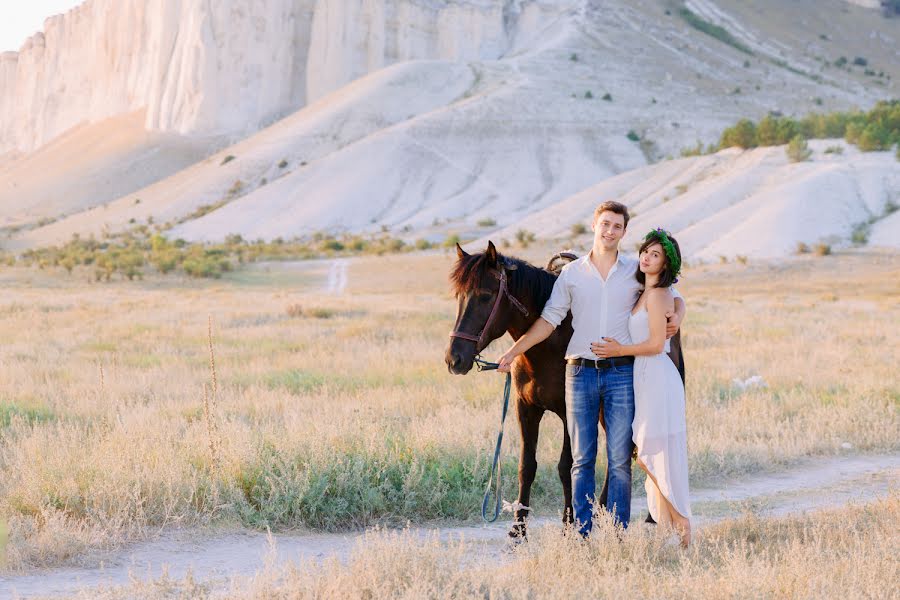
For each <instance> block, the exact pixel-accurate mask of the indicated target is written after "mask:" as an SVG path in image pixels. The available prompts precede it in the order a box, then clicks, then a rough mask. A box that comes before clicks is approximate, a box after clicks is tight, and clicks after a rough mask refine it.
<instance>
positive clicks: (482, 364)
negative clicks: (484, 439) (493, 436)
mask: <svg viewBox="0 0 900 600" xmlns="http://www.w3.org/2000/svg"><path fill="white" fill-rule="evenodd" d="M475 364H476V365H477V366H478V370H479V371H494V370H496V369H497V367H499V366H500V365H499V364H497V363H492V362H488V361H486V360H483V359H481V358H480V357H478V356H476V357H475ZM511 389H512V375H511V374H510V373H507V374H506V383H504V385H503V410H502V412H501V413H500V431H499V432H497V445H496V446H495V447H494V459H493V460H492V461H491V472H490V473H489V474H488V479H487V487H486V488H485V489H484V498H482V500H481V519H482V520H483V521H484V522H485V523H493V522H494V521H496V520H497V518H498V517H499V516H500V510H501V504H502V499H501V498H502V493H501V485H500V446H501V445H502V444H503V423H504V422H505V421H506V412H507V411H508V410H509V393H510V391H511ZM492 487H493V490H492V489H491V488H492ZM491 491H493V493H494V497H495V498H496V499H497V501H496V503H495V504H494V514H493V516H491V517H488V503H489V501H490V499H491Z"/></svg>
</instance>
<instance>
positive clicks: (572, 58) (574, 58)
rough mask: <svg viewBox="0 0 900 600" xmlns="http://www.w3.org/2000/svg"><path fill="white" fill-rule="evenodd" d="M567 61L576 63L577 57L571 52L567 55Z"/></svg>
mask: <svg viewBox="0 0 900 600" xmlns="http://www.w3.org/2000/svg"><path fill="white" fill-rule="evenodd" d="M569 60H571V61H572V62H578V55H577V54H575V53H574V52H573V53H572V54H570V55H569Z"/></svg>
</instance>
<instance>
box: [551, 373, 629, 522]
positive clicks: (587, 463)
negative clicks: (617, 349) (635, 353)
mask: <svg viewBox="0 0 900 600" xmlns="http://www.w3.org/2000/svg"><path fill="white" fill-rule="evenodd" d="M601 405H602V406H603V420H604V421H605V423H606V457H607V469H608V471H607V477H608V479H609V491H608V495H607V503H606V508H607V510H610V511H611V512H612V513H613V517H614V519H615V521H616V523H619V524H621V525H622V527H628V521H629V520H630V519H631V452H632V449H633V448H634V443H633V442H632V441H631V423H632V421H634V370H633V365H630V364H626V365H619V366H616V367H610V368H608V369H594V368H593V367H582V366H579V365H566V426H567V427H568V429H569V437H570V438H571V441H572V460H573V462H572V508H573V510H574V512H575V514H574V517H575V523H576V526H577V527H578V531H579V533H581V535H583V536H586V535H588V534H589V533H590V531H591V526H592V523H591V510H592V507H593V504H594V499H595V495H596V488H597V485H596V481H595V476H594V471H595V469H596V465H597V439H598V435H599V419H600V407H601Z"/></svg>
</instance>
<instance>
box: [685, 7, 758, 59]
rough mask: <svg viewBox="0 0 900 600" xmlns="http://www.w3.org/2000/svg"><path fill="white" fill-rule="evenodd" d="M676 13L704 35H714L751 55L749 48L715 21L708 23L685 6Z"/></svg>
mask: <svg viewBox="0 0 900 600" xmlns="http://www.w3.org/2000/svg"><path fill="white" fill-rule="evenodd" d="M678 14H679V15H680V16H681V18H682V19H684V20H685V21H686V22H687V24H688V25H690V26H691V27H693V28H694V29H696V30H697V31H702V32H703V33H705V34H706V35H708V36H711V37H714V38H716V39H717V40H719V41H720V42H723V43H725V44H728V45H729V46H731V47H732V48H734V49H736V50H740V51H741V52H743V53H744V54H750V55H753V51H752V50H750V48H748V47H747V46H745V45H744V44H742V43H741V42H739V41H738V40H737V39H736V38H735V37H734V36H733V35H731V32H729V31H728V30H727V29H725V28H724V27H721V26H719V25H716V24H715V23H710V22H709V21H707V20H706V19H704V18H703V17H701V16H700V15H698V14H696V13H694V12H692V11H691V10H689V9H687V8H681V9H679V11H678Z"/></svg>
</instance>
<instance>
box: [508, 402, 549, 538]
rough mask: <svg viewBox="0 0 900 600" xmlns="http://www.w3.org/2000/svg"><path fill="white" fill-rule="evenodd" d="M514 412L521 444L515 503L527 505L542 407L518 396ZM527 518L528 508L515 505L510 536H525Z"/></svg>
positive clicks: (535, 459) (535, 471)
mask: <svg viewBox="0 0 900 600" xmlns="http://www.w3.org/2000/svg"><path fill="white" fill-rule="evenodd" d="M516 412H517V413H518V415H519V432H520V433H521V434H522V435H521V437H522V446H521V449H520V452H519V497H518V499H517V500H516V504H519V505H522V506H526V507H527V506H529V505H530V502H531V485H532V484H533V483H534V476H535V474H537V456H536V454H537V441H538V432H539V430H540V426H541V417H543V416H544V409H543V408H538V407H536V406H534V405H532V404H526V403H525V402H524V401H523V400H522V399H521V398H519V400H518V402H516ZM527 518H528V510H526V509H524V508H520V507H517V508H516V511H515V521H514V522H513V526H512V529H510V531H509V535H510V537H514V538H524V537H525V533H526V524H525V521H526V519H527Z"/></svg>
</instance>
